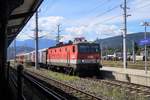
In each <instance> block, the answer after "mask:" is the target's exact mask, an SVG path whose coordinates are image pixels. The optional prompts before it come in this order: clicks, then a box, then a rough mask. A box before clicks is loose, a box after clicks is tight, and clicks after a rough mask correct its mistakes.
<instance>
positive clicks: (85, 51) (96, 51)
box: [47, 39, 102, 74]
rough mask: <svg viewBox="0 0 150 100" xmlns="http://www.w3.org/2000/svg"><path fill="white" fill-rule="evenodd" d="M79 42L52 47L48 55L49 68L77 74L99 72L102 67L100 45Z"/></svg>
mask: <svg viewBox="0 0 150 100" xmlns="http://www.w3.org/2000/svg"><path fill="white" fill-rule="evenodd" d="M79 40H80V41H79ZM79 40H78V42H77V41H75V42H74V43H69V44H64V45H63V44H60V45H57V46H55V47H50V48H49V49H48V54H47V63H48V65H49V68H51V69H56V70H61V71H65V72H68V73H75V74H86V73H88V74H93V73H96V72H99V70H100V67H102V66H101V64H100V48H99V44H96V43H89V42H87V41H82V39H79Z"/></svg>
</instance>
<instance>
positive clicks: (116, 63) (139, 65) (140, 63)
mask: <svg viewBox="0 0 150 100" xmlns="http://www.w3.org/2000/svg"><path fill="white" fill-rule="evenodd" d="M144 63H145V62H144V61H136V62H135V63H133V62H132V61H128V62H127V66H128V68H131V69H141V70H144V68H145V67H144ZM102 65H103V66H108V67H119V68H122V67H123V62H122V61H106V60H103V62H102ZM147 67H148V70H150V61H147Z"/></svg>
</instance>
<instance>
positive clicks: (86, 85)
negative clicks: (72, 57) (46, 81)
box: [26, 68, 150, 100]
mask: <svg viewBox="0 0 150 100" xmlns="http://www.w3.org/2000/svg"><path fill="white" fill-rule="evenodd" d="M26 70H30V71H33V72H36V73H38V74H40V75H43V76H45V77H48V78H52V79H56V80H58V81H61V82H63V83H65V84H68V85H71V86H73V87H75V88H77V89H80V90H82V91H85V92H87V93H90V94H93V95H95V96H101V95H103V96H106V97H107V99H108V100H150V97H149V95H144V94H142V93H138V92H137V91H130V90H128V89H126V88H123V87H122V88H120V87H116V86H113V85H109V84H105V83H104V82H100V81H94V80H89V79H85V78H79V77H77V76H68V75H64V74H61V73H57V72H52V71H49V70H45V69H39V70H34V69H33V68H26Z"/></svg>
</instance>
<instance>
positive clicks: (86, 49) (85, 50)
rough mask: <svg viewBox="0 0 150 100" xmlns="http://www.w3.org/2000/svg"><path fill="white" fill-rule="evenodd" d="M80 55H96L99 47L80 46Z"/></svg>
mask: <svg viewBox="0 0 150 100" xmlns="http://www.w3.org/2000/svg"><path fill="white" fill-rule="evenodd" d="M78 48H79V52H80V53H98V52H99V45H98V44H80V45H79V47H78Z"/></svg>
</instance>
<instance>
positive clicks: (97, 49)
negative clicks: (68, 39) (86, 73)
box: [90, 45, 99, 52]
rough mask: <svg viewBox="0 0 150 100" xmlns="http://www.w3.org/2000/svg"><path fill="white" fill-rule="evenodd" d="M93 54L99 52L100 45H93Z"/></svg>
mask: <svg viewBox="0 0 150 100" xmlns="http://www.w3.org/2000/svg"><path fill="white" fill-rule="evenodd" d="M90 51H91V52H99V46H98V45H91V49H90Z"/></svg>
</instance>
